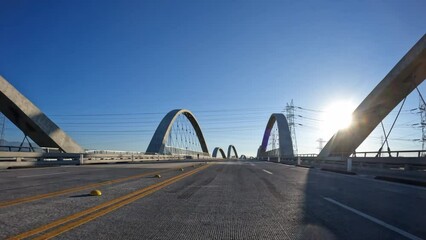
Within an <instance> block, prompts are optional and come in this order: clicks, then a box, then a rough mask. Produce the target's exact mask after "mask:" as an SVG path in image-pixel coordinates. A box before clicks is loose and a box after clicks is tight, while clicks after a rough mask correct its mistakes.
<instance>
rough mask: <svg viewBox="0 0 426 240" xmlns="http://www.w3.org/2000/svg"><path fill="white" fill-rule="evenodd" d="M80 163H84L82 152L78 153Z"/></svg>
mask: <svg viewBox="0 0 426 240" xmlns="http://www.w3.org/2000/svg"><path fill="white" fill-rule="evenodd" d="M79 160H80V165H83V164H84V156H83V154H80V159H79Z"/></svg>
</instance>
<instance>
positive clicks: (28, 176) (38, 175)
mask: <svg viewBox="0 0 426 240" xmlns="http://www.w3.org/2000/svg"><path fill="white" fill-rule="evenodd" d="M64 173H67V172H59V173H45V174H37V175H25V176H17V177H16V178H30V177H40V176H49V175H57V174H64Z"/></svg>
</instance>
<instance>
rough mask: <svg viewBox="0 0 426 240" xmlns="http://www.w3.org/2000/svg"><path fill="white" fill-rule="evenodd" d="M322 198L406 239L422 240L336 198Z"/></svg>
mask: <svg viewBox="0 0 426 240" xmlns="http://www.w3.org/2000/svg"><path fill="white" fill-rule="evenodd" d="M323 198H324V199H325V200H327V201H329V202H331V203H334V204H336V205H337V206H340V207H342V208H344V209H346V210H349V211H351V212H353V213H355V214H358V215H359V216H361V217H364V218H366V219H368V220H370V221H372V222H374V223H377V224H379V225H381V226H383V227H385V228H387V229H389V230H392V231H394V232H396V233H398V234H400V235H402V236H404V237H406V238H408V239H412V240H422V238H419V237H417V236H414V235H413V234H411V233H408V232H406V231H404V230H402V229H399V228H397V227H394V226H392V225H390V224H387V223H385V222H383V221H382V220H379V219H377V218H375V217H372V216H370V215H367V214H365V213H363V212H360V211H358V210H356V209H354V208H351V207H348V206H346V205H344V204H342V203H339V202H338V201H336V200H333V199H331V198H328V197H323Z"/></svg>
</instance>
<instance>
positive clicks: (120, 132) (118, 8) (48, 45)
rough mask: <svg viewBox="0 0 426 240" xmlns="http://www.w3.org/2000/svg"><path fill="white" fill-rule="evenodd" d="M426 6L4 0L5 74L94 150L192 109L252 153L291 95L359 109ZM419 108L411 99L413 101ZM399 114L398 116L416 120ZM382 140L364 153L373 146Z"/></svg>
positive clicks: (133, 142) (306, 142)
mask: <svg viewBox="0 0 426 240" xmlns="http://www.w3.org/2000/svg"><path fill="white" fill-rule="evenodd" d="M424 9H426V2H425V1H415V0H408V1H378V0H376V1H246V0H244V1H16V0H13V1H12V0H10V1H1V3H0V36H1V37H0V53H1V58H0V75H2V76H3V77H5V78H6V79H7V80H8V81H9V82H11V83H12V84H13V85H14V86H15V87H16V88H17V89H18V90H20V91H21V92H22V93H23V94H24V95H25V96H27V97H28V98H29V99H30V100H32V101H33V102H34V103H35V104H36V105H37V106H38V107H39V108H40V109H42V110H43V111H44V112H45V113H46V114H47V115H48V116H50V117H51V118H52V120H54V121H55V122H56V123H57V124H58V125H59V126H60V127H62V128H63V129H64V130H65V131H67V132H69V134H70V135H71V136H72V137H73V138H74V139H75V140H77V141H78V142H79V143H80V144H81V145H82V146H83V147H85V148H91V149H92V148H96V149H123V150H135V151H136V150H138V151H144V150H145V149H146V147H147V145H148V143H149V140H150V138H151V136H152V134H153V132H154V131H155V128H156V127H157V124H158V123H159V121H160V120H161V118H162V117H163V116H164V115H165V114H166V113H167V112H168V111H170V110H172V109H175V108H187V109H190V110H191V111H193V113H194V114H195V115H196V117H197V118H198V120H199V122H200V125H201V127H202V129H204V133H205V138H206V140H207V144H208V147H209V149H210V151H212V149H213V148H214V147H216V146H221V147H222V148H226V147H227V146H228V145H229V144H234V145H235V146H236V147H237V150H239V152H241V153H245V154H247V155H254V154H255V153H256V151H257V147H258V146H259V145H260V142H261V139H262V134H263V131H264V128H265V125H266V122H267V120H268V118H269V115H270V114H271V113H273V112H280V111H282V110H283V109H284V107H285V104H286V103H287V102H289V101H290V100H291V99H293V100H294V103H295V105H297V106H301V107H304V108H309V109H317V110H323V109H325V108H327V106H329V105H330V104H332V103H333V102H336V101H341V100H348V99H349V100H351V101H352V102H353V103H354V104H355V105H357V104H359V103H360V102H361V101H362V100H363V98H365V97H366V96H367V95H368V93H369V92H370V91H371V90H372V89H373V88H374V86H376V85H377V84H378V82H379V81H380V80H382V79H383V77H384V76H385V75H386V74H387V73H388V72H389V71H390V69H391V68H392V67H393V66H394V65H395V64H396V63H397V62H398V61H399V60H400V59H401V58H402V56H403V55H404V54H405V53H406V52H407V51H408V50H409V49H410V48H411V47H412V46H413V45H414V44H415V42H416V41H417V40H419V39H420V38H421V36H423V34H425V32H426V31H425V30H426V28H425V26H426V15H425V14H424ZM420 89H421V90H422V92H426V91H424V90H426V89H425V87H424V86H423V85H421V86H420ZM417 105H418V96H417V95H414V94H413V96H410V97H409V98H408V100H407V103H406V107H404V109H410V108H415V107H417ZM146 113H150V114H146ZM105 114H106V115H105ZM108 114H119V115H108ZM296 114H298V115H302V116H305V117H306V116H309V117H311V118H318V116H315V114H314V113H312V112H311V115H309V113H306V112H303V111H301V112H299V113H296ZM303 114H305V115H303ZM403 115H404V119H402V120H401V121H402V122H401V124H405V123H406V124H407V125H408V124H412V123H415V122H418V121H419V116H418V115H415V114H410V113H406V114H403ZM392 120H393V119H390V120H387V121H385V124H386V126H388V125H389V126H390V124H391V123H392ZM120 121H121V122H125V123H123V124H122V125H120V124H113V123H112V122H120ZM296 121H298V122H300V123H301V124H304V125H305V126H308V127H302V126H300V127H299V128H297V130H296V131H297V135H298V144H299V152H304V153H310V152H316V151H317V150H316V147H317V145H318V143H317V142H316V140H317V139H318V138H319V137H323V138H327V136H321V133H320V130H319V129H318V128H321V126H318V125H315V124H311V125H310V124H309V123H308V122H309V121H308V122H306V121H307V120H306V119H305V120H304V119H297V120H296ZM404 121H405V122H404ZM88 123H90V124H88ZM8 129H9V131H7V132H6V137H9V138H10V139H12V138H14V137H15V138H19V137H16V134H14V132H13V130H11V127H9V128H8ZM134 130H135V131H134ZM89 131H98V132H89ZM108 131H109V132H108ZM132 131H133V132H132ZM420 133H421V132H420V130H419V129H413V128H404V127H401V128H399V129H395V132H394V133H393V134H392V135H391V136H394V138H402V137H403V136H408V135H410V136H409V137H406V138H407V139H411V138H419V137H420ZM394 134H395V135H394ZM377 137H378V135H377V136H376V138H371V139H370V140H369V141H370V142H371V143H369V142H368V141H366V144H363V146H362V149H369V150H377V148H378V147H377V146H376V145H377V144H378V143H379V141H380V140H377ZM375 144H376V145H375ZM407 144H408V145H407ZM392 146H393V147H392ZM392 146H391V148H393V149H406V148H410V149H414V148H419V147H420V144H418V143H416V144H413V143H412V142H409V141H395V142H394V143H393V145H392Z"/></svg>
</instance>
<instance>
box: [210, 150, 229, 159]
mask: <svg viewBox="0 0 426 240" xmlns="http://www.w3.org/2000/svg"><path fill="white" fill-rule="evenodd" d="M218 152H220V155H221V156H222V158H223V159H225V158H226V155H225V152H224V151H223V149H222V148H220V147H215V148H214V150H213V154H212V157H214V158H215V157H217V153H218Z"/></svg>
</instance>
